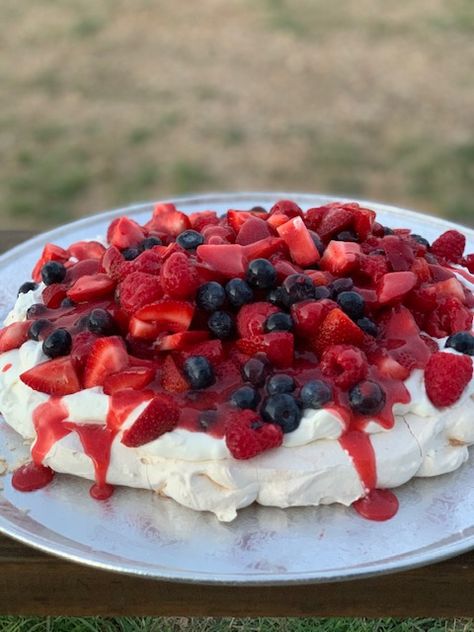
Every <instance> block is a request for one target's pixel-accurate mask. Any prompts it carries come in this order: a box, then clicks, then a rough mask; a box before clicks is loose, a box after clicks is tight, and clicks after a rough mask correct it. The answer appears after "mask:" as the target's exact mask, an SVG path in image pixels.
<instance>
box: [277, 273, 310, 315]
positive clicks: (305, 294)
mask: <svg viewBox="0 0 474 632" xmlns="http://www.w3.org/2000/svg"><path fill="white" fill-rule="evenodd" d="M281 287H282V297H283V302H284V303H285V306H286V307H290V306H291V305H293V304H294V303H299V302H300V301H306V300H307V299H310V298H313V299H314V290H315V288H314V283H313V281H312V279H311V277H309V276H307V275H306V274H290V275H289V276H287V277H286V279H285V280H284V281H283V284H282V286H281Z"/></svg>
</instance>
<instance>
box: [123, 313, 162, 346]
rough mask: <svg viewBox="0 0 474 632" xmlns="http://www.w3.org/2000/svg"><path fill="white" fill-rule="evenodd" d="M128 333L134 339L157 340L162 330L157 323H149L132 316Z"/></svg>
mask: <svg viewBox="0 0 474 632" xmlns="http://www.w3.org/2000/svg"><path fill="white" fill-rule="evenodd" d="M128 331H129V332H130V335H131V336H132V338H138V339H140V340H156V338H157V337H158V334H159V333H160V331H161V329H160V326H159V325H158V324H157V323H147V322H145V321H144V320H140V319H139V318H137V317H136V316H132V317H131V318H130V322H129V324H128Z"/></svg>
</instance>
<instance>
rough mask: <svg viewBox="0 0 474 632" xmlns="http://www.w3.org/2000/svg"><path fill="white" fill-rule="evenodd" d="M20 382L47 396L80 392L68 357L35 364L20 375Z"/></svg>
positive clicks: (77, 379)
mask: <svg viewBox="0 0 474 632" xmlns="http://www.w3.org/2000/svg"><path fill="white" fill-rule="evenodd" d="M20 380H21V381H22V382H23V383H24V384H26V385H27V386H29V387H30V388H32V389H33V390H34V391H40V392H41V393H47V394H48V395H57V396H62V395H70V394H71V393H77V392H78V391H80V390H81V383H80V381H79V377H78V375H77V373H76V371H75V369H74V366H73V364H72V362H71V359H70V358H69V357H68V356H62V357H60V358H55V359H54V360H48V361H47V362H42V363H41V364H37V365H36V366H34V367H33V368H32V369H29V370H28V371H25V372H24V373H22V374H21V375H20Z"/></svg>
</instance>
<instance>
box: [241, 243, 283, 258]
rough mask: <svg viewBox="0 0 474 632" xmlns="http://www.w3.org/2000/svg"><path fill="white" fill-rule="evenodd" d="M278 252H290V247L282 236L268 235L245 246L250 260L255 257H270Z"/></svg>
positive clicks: (245, 251) (245, 252)
mask: <svg viewBox="0 0 474 632" xmlns="http://www.w3.org/2000/svg"><path fill="white" fill-rule="evenodd" d="M276 252H281V253H282V254H287V253H288V248H287V246H286V244H285V242H284V240H283V239H281V237H267V238H266V239H260V240H259V241H255V242H254V243H252V244H248V245H247V246H244V254H245V257H246V258H247V259H248V261H252V260H253V259H268V258H269V257H271V255H273V254H275V253H276Z"/></svg>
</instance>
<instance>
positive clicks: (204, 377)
mask: <svg viewBox="0 0 474 632" xmlns="http://www.w3.org/2000/svg"><path fill="white" fill-rule="evenodd" d="M183 371H184V375H185V376H186V378H187V380H188V382H189V384H190V386H191V388H192V389H194V390H198V389H203V388H207V387H208V386H211V385H212V384H214V382H215V380H216V378H215V375H214V370H213V368H212V365H211V364H210V362H209V360H208V359H207V358H205V357H204V356H191V357H190V358H187V359H186V360H185V361H184V364H183Z"/></svg>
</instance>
